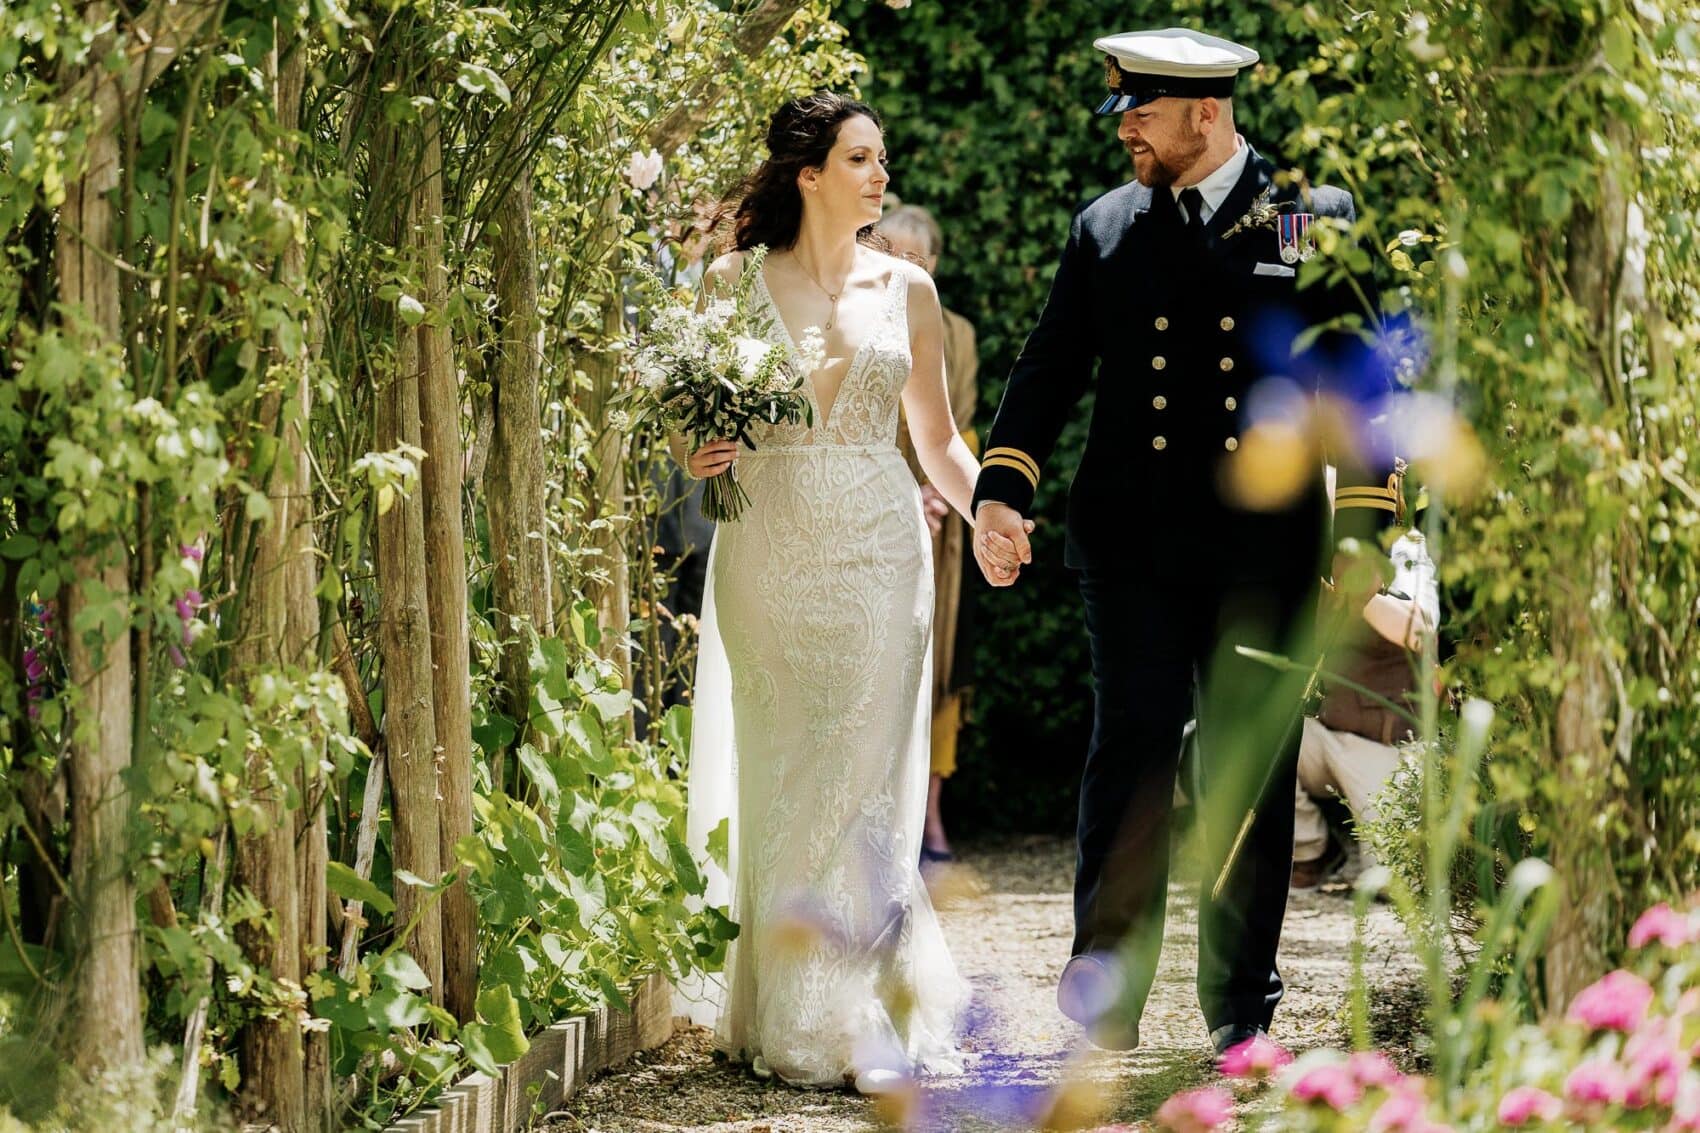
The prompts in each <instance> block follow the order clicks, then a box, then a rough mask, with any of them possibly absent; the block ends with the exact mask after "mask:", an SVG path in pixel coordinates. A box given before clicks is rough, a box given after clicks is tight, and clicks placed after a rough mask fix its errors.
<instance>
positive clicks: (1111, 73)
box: [1104, 55, 1122, 93]
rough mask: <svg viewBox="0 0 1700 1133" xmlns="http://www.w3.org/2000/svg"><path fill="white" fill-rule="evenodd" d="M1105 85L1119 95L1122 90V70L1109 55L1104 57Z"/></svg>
mask: <svg viewBox="0 0 1700 1133" xmlns="http://www.w3.org/2000/svg"><path fill="white" fill-rule="evenodd" d="M1104 85H1105V86H1107V87H1109V88H1110V89H1111V90H1113V91H1116V92H1118V93H1119V92H1120V91H1121V89H1122V69H1121V67H1120V66H1119V65H1117V63H1116V61H1115V58H1114V57H1113V56H1109V55H1106V56H1104Z"/></svg>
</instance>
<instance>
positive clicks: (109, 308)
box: [55, 4, 142, 1073]
mask: <svg viewBox="0 0 1700 1133" xmlns="http://www.w3.org/2000/svg"><path fill="white" fill-rule="evenodd" d="M84 17H85V18H86V19H87V20H88V21H89V22H90V23H91V25H95V26H98V25H100V24H102V23H104V22H105V21H107V20H109V19H110V18H111V9H110V7H109V6H108V5H106V4H91V5H89V6H88V7H87V8H86V9H85V11H84ZM113 40H114V37H113V35H112V34H111V33H110V32H108V33H106V34H105V35H103V36H102V37H101V38H100V40H99V41H97V42H96V44H95V45H94V46H93V48H92V49H91V51H90V54H89V65H88V68H87V69H86V71H85V73H84V74H83V75H82V76H81V78H80V79H78V80H77V81H75V82H74V83H73V87H74V88H75V87H82V88H83V89H84V90H85V91H86V92H87V93H88V94H89V95H90V96H91V97H92V99H93V103H94V113H93V118H92V120H91V121H90V123H89V130H88V136H87V142H86V145H87V149H86V152H85V154H84V165H83V168H82V171H81V173H80V175H78V176H76V177H74V178H72V179H71V181H70V182H69V183H68V184H67V185H66V186H65V203H64V205H63V206H62V207H61V208H60V213H59V216H60V224H59V229H58V245H57V248H56V250H55V264H56V266H57V268H58V275H59V300H60V302H61V303H63V304H65V306H67V307H68V308H70V309H71V310H73V311H75V312H76V318H77V320H78V322H77V323H76V324H74V326H73V327H72V328H71V329H72V331H73V333H76V334H79V335H80V336H82V337H85V338H86V339H87V346H88V349H89V352H90V353H91V354H92V353H94V352H96V351H99V350H101V349H103V348H109V347H112V346H114V345H116V344H118V343H120V342H121V341H122V327H121V318H120V313H119V296H118V269H117V267H116V266H115V265H114V257H115V254H116V251H117V244H116V240H115V237H114V233H113V206H112V194H113V192H114V191H115V190H116V189H117V187H118V131H119V128H120V126H121V123H122V115H121V113H120V106H119V95H120V91H119V87H118V85H117V83H115V82H114V81H112V80H111V79H110V78H108V77H107V76H105V75H104V74H103V70H104V68H105V66H106V55H107V52H108V51H110V49H111V48H112V46H113ZM126 536H127V533H126V532H124V531H123V530H122V529H120V530H116V531H112V532H108V533H84V534H81V535H80V536H79V538H80V540H81V542H82V546H80V547H79V548H77V549H76V551H75V558H74V560H73V569H72V571H71V577H72V580H73V581H71V582H70V583H69V585H66V586H64V587H63V588H62V589H61V591H60V593H61V595H62V600H61V602H60V607H59V619H58V620H59V632H60V633H61V635H62V638H61V639H62V640H63V641H64V643H65V653H66V664H67V666H68V668H69V670H70V672H69V677H70V683H71V685H72V686H73V687H74V688H75V690H76V699H75V701H74V702H73V705H72V711H71V715H70V722H71V727H72V738H71V744H70V750H69V752H68V755H67V759H66V779H67V782H68V785H69V788H70V804H71V808H70V809H71V815H70V817H71V888H72V895H73V898H74V900H75V908H74V909H73V915H72V918H71V928H72V931H73V933H74V941H75V946H76V947H77V948H78V949H79V951H80V952H81V955H82V968H81V970H80V972H79V973H78V980H77V986H76V993H75V995H76V998H75V1003H74V1006H73V1008H72V1016H71V1021H70V1026H69V1028H68V1029H67V1032H66V1033H67V1036H68V1040H69V1046H70V1052H71V1055H72V1059H73V1061H74V1062H75V1063H76V1065H77V1066H78V1068H79V1069H81V1070H83V1071H84V1072H91V1073H92V1072H95V1071H98V1070H100V1069H102V1068H105V1067H109V1066H124V1065H131V1064H135V1063H138V1062H140V1061H141V1058H142V999H141V984H140V978H139V971H138V968H139V964H140V958H139V948H140V942H139V940H138V938H137V924H136V887H135V884H134V883H133V882H132V881H131V879H130V870H129V863H128V861H127V860H126V857H127V853H126V851H127V848H128V843H127V834H128V827H129V821H130V793H129V790H128V788H127V787H126V785H125V782H124V774H125V772H126V771H127V770H128V769H129V767H130V761H131V757H132V748H131V742H132V723H133V719H134V717H133V715H132V711H133V705H132V700H131V688H130V681H131V670H132V659H131V653H130V649H131V638H130V624H129V623H130V618H129V607H130V602H131V594H130V556H129V550H128V548H127V546H126ZM109 603H110V604H116V605H118V606H119V607H121V608H122V609H123V611H124V616H123V618H122V619H121V621H120V624H119V625H118V626H117V627H116V630H115V632H111V633H105V632H102V631H101V630H99V629H90V630H84V631H81V632H79V630H78V629H77V626H78V623H79V622H80V621H82V620H83V614H84V611H85V610H89V609H90V608H99V607H102V606H105V605H107V604H109Z"/></svg>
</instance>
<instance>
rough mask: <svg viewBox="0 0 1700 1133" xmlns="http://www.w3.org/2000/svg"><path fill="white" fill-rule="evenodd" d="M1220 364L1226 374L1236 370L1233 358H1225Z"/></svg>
mask: <svg viewBox="0 0 1700 1133" xmlns="http://www.w3.org/2000/svg"><path fill="white" fill-rule="evenodd" d="M1219 364H1220V365H1221V367H1222V372H1223V373H1224V374H1225V373H1227V372H1228V371H1229V370H1232V369H1233V368H1234V360H1233V359H1232V358H1224V359H1222V361H1221V362H1220V363H1219Z"/></svg>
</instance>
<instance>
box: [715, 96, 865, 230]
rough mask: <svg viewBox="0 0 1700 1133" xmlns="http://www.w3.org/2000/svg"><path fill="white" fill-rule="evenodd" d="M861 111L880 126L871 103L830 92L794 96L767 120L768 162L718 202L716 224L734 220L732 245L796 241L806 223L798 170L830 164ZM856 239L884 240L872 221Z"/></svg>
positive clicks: (722, 228)
mask: <svg viewBox="0 0 1700 1133" xmlns="http://www.w3.org/2000/svg"><path fill="white" fill-rule="evenodd" d="M858 114H860V115H862V116H863V117H864V118H867V119H869V120H871V121H872V122H873V124H874V125H876V126H878V125H880V116H879V115H878V114H876V113H875V112H874V109H873V107H871V106H868V105H867V104H865V103H861V102H857V101H856V100H855V99H853V98H847V97H845V96H844V95H841V94H838V93H836V92H834V91H829V90H818V91H816V92H815V93H813V94H809V95H804V96H803V97H802V98H795V99H792V100H791V101H790V102H787V103H786V104H785V105H784V106H781V107H780V108H779V109H778V110H776V111H774V112H773V118H772V120H771V121H769V122H768V124H767V153H768V157H767V160H766V161H764V162H762V163H761V164H760V165H759V166H757V167H756V171H755V172H754V173H752V174H750V175H749V177H748V178H746V179H745V180H744V183H743V184H742V185H740V186H739V187H738V188H737V189H736V190H735V191H734V192H733V193H732V195H731V196H729V197H727V198H726V200H725V201H723V202H722V203H721V205H720V208H719V210H718V212H717V213H716V216H715V223H714V227H715V228H716V229H718V230H722V231H723V230H724V227H725V224H726V221H727V217H728V216H730V218H731V228H732V247H733V249H734V250H736V251H740V252H743V251H748V250H749V249H751V248H754V247H755V246H756V245H758V244H765V245H767V247H769V248H772V249H774V250H778V249H781V248H789V247H790V246H791V245H793V244H795V243H796V242H797V233H798V231H799V230H800V229H801V228H802V225H803V191H802V190H801V189H799V188H798V187H797V174H799V173H801V172H802V171H803V170H805V169H810V168H819V167H820V166H823V165H825V164H826V155H827V154H829V153H831V152H832V147H833V145H834V144H835V143H836V142H837V141H838V131H839V129H840V127H842V126H843V125H844V122H845V120H846V119H849V118H853V117H855V116H856V115H858ZM857 239H859V240H861V241H862V242H863V243H870V244H874V245H876V246H879V245H881V244H883V243H884V242H883V241H882V240H880V238H879V237H878V235H877V234H875V233H874V231H873V225H871V224H870V225H869V226H868V227H866V228H864V229H862V231H861V232H859V233H858V234H857Z"/></svg>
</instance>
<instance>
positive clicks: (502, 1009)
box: [460, 984, 531, 1074]
mask: <svg viewBox="0 0 1700 1133" xmlns="http://www.w3.org/2000/svg"><path fill="white" fill-rule="evenodd" d="M478 1019H479V1022H477V1023H468V1024H467V1025H466V1026H465V1027H462V1028H461V1032H460V1033H461V1044H462V1045H463V1046H465V1047H466V1052H467V1056H468V1057H470V1058H472V1059H473V1064H474V1065H476V1066H478V1067H479V1069H481V1070H484V1072H485V1073H486V1074H488V1073H490V1072H491V1071H490V1070H489V1069H487V1068H486V1066H484V1065H480V1064H479V1058H481V1057H482V1058H486V1059H488V1061H489V1064H490V1065H495V1066H503V1065H505V1064H507V1063H509V1062H512V1061H514V1060H515V1059H516V1058H519V1057H520V1056H521V1055H523V1054H524V1053H525V1052H526V1051H527V1050H530V1049H531V1043H530V1042H528V1041H527V1040H526V1037H525V1028H524V1024H523V1023H522V1022H521V1020H520V1014H519V1002H518V1001H517V1000H515V999H514V993H513V992H511V991H509V990H508V986H507V985H506V984H497V985H496V986H494V987H487V988H485V989H484V990H483V991H481V992H479V993H478ZM469 1031H471V1032H472V1036H471V1040H470V1041H469V1040H468V1035H467V1032H469ZM475 1046H476V1048H477V1053H476V1054H475V1053H474V1047H475Z"/></svg>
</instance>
